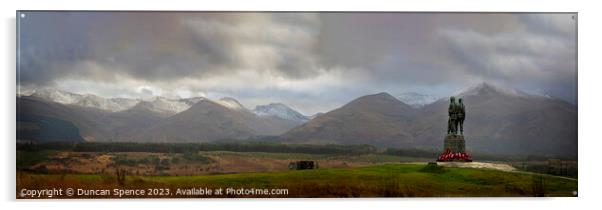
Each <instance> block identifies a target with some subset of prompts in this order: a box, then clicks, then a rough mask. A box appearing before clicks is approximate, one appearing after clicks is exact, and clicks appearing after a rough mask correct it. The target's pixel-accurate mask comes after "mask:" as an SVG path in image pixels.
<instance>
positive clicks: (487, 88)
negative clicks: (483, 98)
mask: <svg viewBox="0 0 602 210" xmlns="http://www.w3.org/2000/svg"><path fill="white" fill-rule="evenodd" d="M494 93H499V94H504V95H507V96H513V97H520V98H525V97H545V98H549V96H540V95H534V94H529V93H525V92H523V91H520V90H516V89H511V88H506V87H501V86H497V85H492V84H489V83H486V82H481V83H478V84H476V85H473V86H470V87H468V88H466V89H464V90H462V91H460V92H459V93H456V94H454V95H457V96H458V97H468V96H475V95H486V94H494Z"/></svg>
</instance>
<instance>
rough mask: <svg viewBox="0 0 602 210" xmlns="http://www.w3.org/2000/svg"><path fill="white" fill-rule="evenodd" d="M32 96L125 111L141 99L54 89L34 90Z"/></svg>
mask: <svg viewBox="0 0 602 210" xmlns="http://www.w3.org/2000/svg"><path fill="white" fill-rule="evenodd" d="M30 95H31V96H34V97H38V98H43V99H46V100H49V101H54V102H57V103H61V104H70V105H79V106H85V107H92V108H97V109H102V110H107V111H112V112H117V111H123V110H126V109H129V108H132V107H134V106H135V105H136V104H137V103H138V102H140V100H138V99H127V98H110V99H107V98H103V97H100V96H96V95H92V94H76V93H70V92H66V91H61V90H54V89H40V90H34V91H32V93H31V94H30Z"/></svg>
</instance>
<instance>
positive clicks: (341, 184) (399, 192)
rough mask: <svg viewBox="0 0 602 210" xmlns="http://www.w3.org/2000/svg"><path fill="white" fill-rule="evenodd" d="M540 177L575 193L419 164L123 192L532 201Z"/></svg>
mask: <svg viewBox="0 0 602 210" xmlns="http://www.w3.org/2000/svg"><path fill="white" fill-rule="evenodd" d="M27 176H33V177H37V179H46V182H45V183H56V182H54V181H53V180H52V179H56V177H53V176H58V175H37V174H28V175H27ZM40 176H44V177H43V178H41V177H40ZM67 176H68V177H67V178H63V179H64V180H70V181H69V182H70V184H74V185H84V186H87V185H93V186H99V183H98V182H100V181H102V180H105V182H106V180H110V179H107V178H103V175H67ZM539 177H541V178H542V179H543V183H544V185H543V186H541V191H542V192H543V193H544V195H545V196H572V193H573V191H577V180H574V179H567V178H562V177H555V176H548V175H534V174H527V173H517V172H503V171H497V170H489V169H468V168H449V167H445V168H439V167H437V168H425V165H418V164H386V165H377V166H368V167H360V168H342V169H318V170H302V171H286V172H272V173H241V174H227V175H205V176H129V177H127V179H126V184H125V186H126V187H141V188H142V187H169V188H190V187H223V188H226V187H235V188H240V187H245V188H287V189H289V195H288V197H404V196H410V197H432V196H437V197H438V196H444V197H457V196H471V197H474V196H476V197H479V196H534V195H536V192H535V190H536V189H537V188H536V187H534V185H535V182H534V180H535V179H536V178H537V179H539ZM59 184H64V183H59ZM25 185H26V184H25ZM18 186H19V185H18Z"/></svg>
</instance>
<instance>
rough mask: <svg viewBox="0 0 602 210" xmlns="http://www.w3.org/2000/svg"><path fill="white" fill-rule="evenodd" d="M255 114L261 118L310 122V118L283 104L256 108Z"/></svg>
mask: <svg viewBox="0 0 602 210" xmlns="http://www.w3.org/2000/svg"><path fill="white" fill-rule="evenodd" d="M253 113H255V114H256V115H259V116H274V117H279V118H282V119H285V120H293V121H296V122H306V121H308V120H309V118H308V117H306V116H304V115H302V114H301V113H299V112H297V111H295V110H293V109H291V108H290V107H288V106H286V105H284V104H282V103H271V104H268V105H259V106H256V107H255V109H253Z"/></svg>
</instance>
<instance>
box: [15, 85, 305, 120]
mask: <svg viewBox="0 0 602 210" xmlns="http://www.w3.org/2000/svg"><path fill="white" fill-rule="evenodd" d="M28 93H29V95H25V94H24V93H21V94H20V96H33V97H38V98H42V99H45V100H48V101H53V102H56V103H60V104H66V105H77V106H83V107H91V108H97V109H101V110H105V111H109V112H120V111H125V110H129V109H133V108H142V109H146V110H149V111H152V112H156V113H158V114H160V115H161V116H172V115H175V114H177V113H180V112H183V111H185V110H187V109H189V108H190V107H192V106H193V105H195V104H197V103H199V102H201V101H205V100H206V101H210V102H214V103H216V104H218V105H221V106H223V107H225V108H228V109H230V110H233V111H243V112H248V113H251V114H254V115H257V116H273V117H278V118H281V119H284V120H291V121H294V122H296V123H303V122H306V121H307V120H309V118H308V117H306V116H304V115H302V114H300V113H299V112H297V111H295V110H293V109H291V108H289V107H287V106H286V105H284V104H281V103H272V104H268V105H261V106H257V107H256V108H255V109H254V110H248V109H247V108H245V107H244V106H243V105H242V104H241V103H240V102H238V101H237V100H236V99H234V98H230V97H225V98H221V99H219V100H211V99H208V98H204V97H194V98H183V99H170V98H165V97H160V96H157V97H153V98H150V99H127V98H103V97H100V96H97V95H92V94H77V93H71V92H67V91H61V90H56V89H40V90H33V91H29V92H28Z"/></svg>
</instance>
